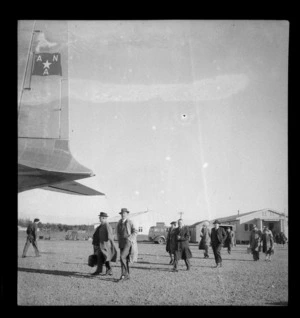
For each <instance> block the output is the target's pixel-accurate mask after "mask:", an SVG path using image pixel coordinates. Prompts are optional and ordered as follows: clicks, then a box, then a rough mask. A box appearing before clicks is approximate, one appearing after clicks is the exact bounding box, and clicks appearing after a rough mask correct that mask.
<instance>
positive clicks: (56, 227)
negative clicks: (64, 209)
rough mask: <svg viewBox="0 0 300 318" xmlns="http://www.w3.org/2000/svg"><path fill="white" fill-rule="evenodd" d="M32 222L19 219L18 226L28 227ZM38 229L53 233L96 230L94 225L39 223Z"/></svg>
mask: <svg viewBox="0 0 300 318" xmlns="http://www.w3.org/2000/svg"><path fill="white" fill-rule="evenodd" d="M31 222H32V221H31V220H30V219H18V225H19V226H22V227H27V226H28V225H29V224H30V223H31ZM38 228H39V229H40V230H41V231H49V230H50V231H53V232H63V231H64V232H67V231H69V230H73V231H92V230H94V226H93V225H86V224H80V225H68V224H61V223H42V222H40V223H38Z"/></svg>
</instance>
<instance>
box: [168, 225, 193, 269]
mask: <svg viewBox="0 0 300 318" xmlns="http://www.w3.org/2000/svg"><path fill="white" fill-rule="evenodd" d="M174 235H175V238H176V248H175V261H174V267H173V269H172V271H173V272H178V269H177V266H178V261H179V260H181V259H183V260H184V262H185V265H186V269H187V270H188V271H189V270H190V268H191V264H190V261H189V259H190V258H192V252H191V250H190V248H189V239H190V229H189V227H188V226H185V225H184V224H183V220H182V219H179V220H178V227H177V228H176V229H175V230H174Z"/></svg>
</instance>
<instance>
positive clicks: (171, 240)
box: [166, 228, 176, 254]
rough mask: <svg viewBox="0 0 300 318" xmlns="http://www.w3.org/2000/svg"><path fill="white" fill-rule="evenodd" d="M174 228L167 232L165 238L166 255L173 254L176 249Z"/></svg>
mask: <svg viewBox="0 0 300 318" xmlns="http://www.w3.org/2000/svg"><path fill="white" fill-rule="evenodd" d="M174 231H175V228H174V229H171V228H170V230H169V232H168V236H167V244H166V251H167V252H168V253H171V254H174V253H175V249H176V236H175V232H174Z"/></svg>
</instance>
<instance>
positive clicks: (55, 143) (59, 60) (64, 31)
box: [18, 20, 104, 195]
mask: <svg viewBox="0 0 300 318" xmlns="http://www.w3.org/2000/svg"><path fill="white" fill-rule="evenodd" d="M30 23H31V28H29V27H28V25H30ZM32 25H33V27H32ZM18 31H19V33H18V34H19V38H18V45H19V47H18V51H19V53H18V54H19V56H18V59H19V65H18V66H19V68H18V72H19V78H18V83H19V87H18V93H19V103H18V192H23V191H26V190H31V189H36V188H41V189H45V190H51V191H58V192H64V193H68V194H77V195H78V194H79V195H104V193H101V192H98V191H96V190H94V189H91V188H89V187H86V186H84V185H82V184H80V183H78V182H76V181H75V180H79V179H83V178H88V177H92V176H94V174H93V172H92V171H91V170H90V169H88V168H86V167H84V166H83V165H81V164H79V163H78V162H77V161H76V160H75V159H74V158H73V156H72V154H71V152H70V149H69V92H68V45H67V43H68V28H67V21H37V23H36V22H34V21H28V20H27V21H19V30H18ZM26 40H27V41H26ZM26 54H27V58H26ZM25 62H26V63H25ZM21 82H22V83H21Z"/></svg>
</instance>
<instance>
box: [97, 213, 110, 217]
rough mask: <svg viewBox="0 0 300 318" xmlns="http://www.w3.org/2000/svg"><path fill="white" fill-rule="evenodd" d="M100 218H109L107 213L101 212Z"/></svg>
mask: <svg viewBox="0 0 300 318" xmlns="http://www.w3.org/2000/svg"><path fill="white" fill-rule="evenodd" d="M99 216H102V217H104V218H107V217H108V215H107V214H106V213H105V212H100V214H99Z"/></svg>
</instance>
